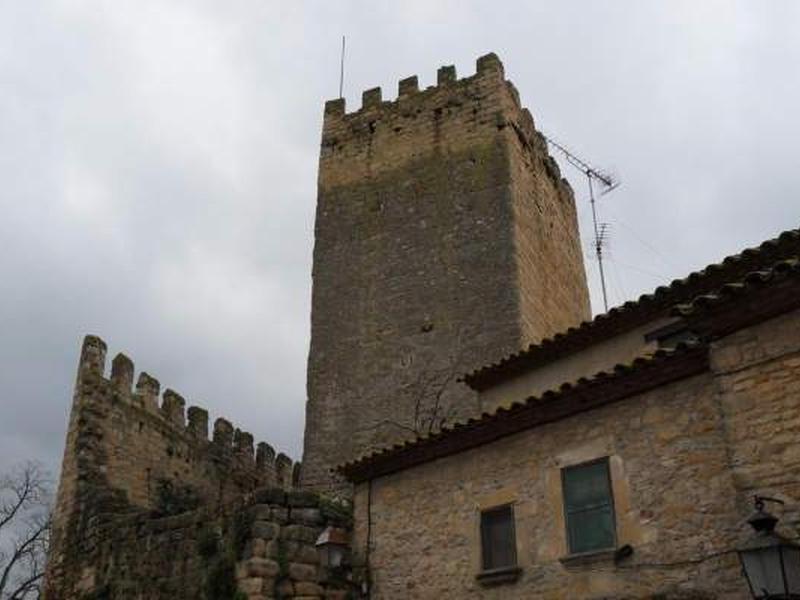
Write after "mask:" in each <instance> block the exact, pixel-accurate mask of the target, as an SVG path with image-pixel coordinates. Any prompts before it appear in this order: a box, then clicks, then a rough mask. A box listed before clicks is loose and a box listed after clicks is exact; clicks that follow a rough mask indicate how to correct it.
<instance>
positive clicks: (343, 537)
mask: <svg viewBox="0 0 800 600" xmlns="http://www.w3.org/2000/svg"><path fill="white" fill-rule="evenodd" d="M316 545H317V552H318V553H319V563H320V566H322V567H323V568H324V569H326V570H329V571H336V570H338V569H341V568H342V567H343V566H344V565H345V563H346V561H347V554H348V550H349V544H348V540H347V533H346V532H345V531H344V530H342V529H339V528H337V527H326V528H325V530H324V531H323V532H322V533H321V534H320V536H319V537H318V538H317V544H316Z"/></svg>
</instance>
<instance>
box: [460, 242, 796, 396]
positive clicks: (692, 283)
mask: <svg viewBox="0 0 800 600" xmlns="http://www.w3.org/2000/svg"><path fill="white" fill-rule="evenodd" d="M798 253H800V229H790V230H787V231H784V232H783V233H781V234H780V235H779V236H778V237H776V238H773V239H770V240H766V241H765V242H763V243H761V244H760V245H759V246H758V247H756V248H746V249H745V250H743V251H742V252H740V253H739V254H735V255H732V256H728V257H726V258H724V259H723V260H722V261H721V262H719V263H713V264H710V265H708V266H706V267H705V268H704V269H702V270H700V271H695V272H693V273H690V274H689V275H688V276H686V277H685V278H683V279H676V280H674V281H672V282H671V283H670V284H669V285H667V286H660V287H658V288H656V289H655V290H654V291H653V292H652V293H650V294H644V295H642V296H640V297H639V299H638V300H636V301H629V302H626V303H624V304H623V305H621V306H619V307H614V308H612V309H611V310H609V311H608V312H607V313H603V314H600V315H597V316H596V317H595V318H594V319H592V320H591V321H584V322H583V323H581V324H580V325H578V326H577V327H570V328H569V329H567V330H566V331H565V332H562V333H557V334H555V335H554V336H552V337H550V338H545V339H544V340H541V341H540V342H538V343H536V344H531V345H530V346H528V347H527V348H525V349H523V350H521V351H519V352H516V353H514V354H511V355H509V356H506V357H505V358H503V359H501V360H499V361H497V362H494V363H491V364H489V365H485V366H483V367H480V368H479V369H476V370H474V371H472V372H470V373H468V374H466V375H464V376H462V377H461V378H460V380H461V381H463V382H465V383H466V384H467V385H468V386H470V387H471V388H473V389H474V390H476V391H482V390H484V389H486V388H488V387H490V386H491V385H492V384H494V383H495V382H496V381H498V380H503V379H505V378H507V377H509V376H513V375H516V374H519V373H521V372H525V371H527V370H529V369H531V368H534V367H536V366H538V365H540V364H544V363H547V362H551V361H553V360H556V359H557V358H559V357H562V356H565V355H568V354H571V353H572V352H574V351H577V350H580V349H582V348H585V347H586V346H588V345H589V344H591V343H594V342H596V341H599V340H601V339H604V338H605V337H607V336H609V335H616V334H619V333H622V332H624V331H628V330H630V329H632V328H633V327H636V326H637V325H640V324H642V323H644V322H647V321H648V320H650V319H652V318H654V317H655V316H657V315H659V314H664V313H665V312H667V311H669V309H670V308H671V307H672V306H673V305H675V304H677V303H679V302H682V301H686V300H691V299H692V298H693V297H694V296H697V295H701V294H703V293H705V292H710V291H711V290H712V289H715V288H719V287H721V286H723V285H724V284H725V283H726V282H725V281H721V279H723V280H724V279H725V278H729V281H730V280H733V279H736V278H738V277H742V276H744V275H745V274H746V273H747V270H748V269H757V268H758V267H759V266H762V264H759V263H763V262H766V261H771V260H776V258H785V257H786V256H790V255H792V254H798Z"/></svg>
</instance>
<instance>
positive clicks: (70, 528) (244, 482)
mask: <svg viewBox="0 0 800 600" xmlns="http://www.w3.org/2000/svg"><path fill="white" fill-rule="evenodd" d="M105 355H106V345H105V343H104V342H103V341H102V340H100V339H99V338H97V337H94V336H87V337H86V339H85V340H84V343H83V347H82V350H81V358H80V363H79V367H78V376H77V381H76V385H75V391H74V397H73V405H72V411H71V415H70V421H69V427H68V431H67V440H66V445H65V450H64V458H63V462H62V473H61V479H60V483H59V490H58V494H57V499H56V507H55V511H54V523H53V542H52V548H51V552H50V558H49V561H50V565H49V567H48V580H49V582H48V583H49V584H50V587H51V589H54V590H62V591H63V590H69V589H72V588H73V586H74V584H75V583H76V580H77V579H76V578H77V577H79V573H78V572H76V571H75V569H74V568H68V567H67V566H66V565H67V563H68V562H69V560H70V553H71V552H74V551H75V548H76V547H80V545H81V544H83V543H84V542H85V540H86V539H87V536H88V535H89V527H90V523H92V522H93V520H95V519H96V518H98V516H99V515H104V514H117V515H119V514H126V513H131V512H142V511H145V512H148V513H150V514H155V515H158V514H160V513H165V512H166V513H171V512H176V511H178V512H179V511H185V510H189V509H195V508H199V507H202V508H203V509H205V510H207V511H211V512H212V513H214V512H215V511H218V510H221V507H223V506H225V505H227V504H229V503H231V502H235V501H238V500H239V499H241V498H242V497H243V496H244V495H245V494H247V493H250V492H252V491H253V490H255V489H257V488H263V487H265V486H279V487H282V488H286V489H289V488H291V487H292V486H293V482H294V481H296V480H297V478H298V472H299V464H296V465H293V463H292V461H291V459H289V457H287V456H286V455H284V454H278V455H277V456H276V455H275V451H274V450H273V449H272V448H271V447H270V446H269V445H268V444H266V443H259V444H258V446H257V447H256V448H254V444H253V437H252V435H250V434H249V433H247V432H245V431H242V430H239V429H235V428H234V427H233V426H232V425H231V424H230V423H229V422H228V421H226V420H225V419H222V418H220V419H217V420H216V421H215V423H214V428H213V435H212V438H211V439H209V431H208V429H209V428H208V412H207V411H206V410H204V409H202V408H199V407H195V406H192V407H189V408H188V410H186V409H185V401H184V399H183V398H182V397H181V396H180V395H178V394H177V393H176V392H173V391H171V390H166V391H164V393H163V394H162V395H161V397H160V398H159V387H160V386H159V383H158V381H157V380H156V379H154V378H153V377H151V376H149V375H147V374H146V373H141V374H140V375H139V377H138V379H137V383H136V386H135V388H134V387H133V381H134V365H133V363H132V362H131V360H130V359H128V358H127V357H125V356H124V355H122V354H119V355H117V356H116V357H115V358H114V360H113V362H112V365H111V373H110V376H108V377H106V376H105V364H106V356H105ZM162 559H163V560H168V557H162ZM59 593H60V592H59ZM52 597H54V598H59V597H62V596H59V595H58V593H56V594H55V595H54V596H52ZM64 597H66V596H64Z"/></svg>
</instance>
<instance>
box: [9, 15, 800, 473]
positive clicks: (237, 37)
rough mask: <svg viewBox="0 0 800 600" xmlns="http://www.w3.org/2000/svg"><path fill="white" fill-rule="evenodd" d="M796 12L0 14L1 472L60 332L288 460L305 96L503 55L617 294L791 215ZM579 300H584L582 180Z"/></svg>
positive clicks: (307, 146)
mask: <svg viewBox="0 0 800 600" xmlns="http://www.w3.org/2000/svg"><path fill="white" fill-rule="evenodd" d="M799 26H800V3H797V2H789V1H787V2H780V1H771V2H768V3H767V2H756V1H755V0H753V1H751V2H711V1H708V0H704V1H703V2H698V1H697V0H691V1H687V2H677V1H670V2H645V1H643V0H632V1H630V2H622V1H619V2H589V1H588V0H587V1H581V2H576V1H574V2H568V1H567V2H565V1H560V2H532V1H530V0H528V1H520V2H502V1H499V0H494V1H492V2H490V1H487V0H484V1H482V2H466V1H452V2H445V1H435V0H426V1H422V2H409V1H403V2H380V1H375V2H366V1H364V2H330V1H328V2H299V1H291V2H290V1H288V0H287V1H285V2H271V1H268V0H230V1H227V2H219V1H218V0H209V1H205V2H204V1H200V0H186V1H181V0H152V1H151V0H131V1H125V0H107V1H105V2H100V1H97V2H93V1H88V0H87V1H77V0H75V1H70V0H0V185H1V187H0V208H1V209H2V210H1V211H0V247H1V248H2V252H0V390H2V391H1V392H0V393H2V396H0V402H1V403H2V404H1V406H2V412H0V467H2V466H4V465H7V464H8V463H10V462H13V461H15V460H19V459H22V458H36V459H39V460H42V461H44V462H45V463H46V464H47V465H49V466H51V467H52V468H56V467H57V465H58V463H59V461H60V456H61V452H62V448H63V443H64V433H65V427H66V419H67V415H68V411H69V405H70V395H71V387H72V383H73V379H74V374H75V367H76V361H77V356H78V351H79V346H80V342H81V339H82V336H83V335H84V334H85V333H88V332H90V333H95V334H97V335H100V336H101V337H102V338H104V339H105V340H106V341H107V343H108V345H109V360H110V357H111V356H113V355H114V353H116V352H118V351H124V352H125V353H127V354H128V355H129V356H130V357H131V358H132V359H133V360H134V362H135V363H136V367H137V371H138V370H140V369H144V370H147V371H148V372H149V373H151V374H152V375H154V376H155V377H157V378H159V379H160V380H161V383H162V387H172V388H174V389H176V390H177V391H178V392H180V393H182V394H183V395H184V396H185V397H186V398H187V400H188V401H189V402H190V403H197V404H200V405H202V406H205V407H207V408H208V409H209V410H210V412H211V414H212V419H213V418H215V417H216V416H220V415H224V416H227V417H228V418H230V419H231V420H233V421H234V422H235V423H236V424H238V425H240V426H243V428H246V429H249V430H251V431H252V432H253V434H254V435H255V436H256V439H257V440H267V441H269V442H271V443H272V444H273V445H274V446H276V447H277V448H278V449H279V450H283V451H285V452H288V453H289V454H290V455H292V456H293V457H295V458H299V455H300V451H301V438H302V429H303V410H304V403H305V363H306V355H307V348H308V338H309V310H310V292H311V289H310V285H311V278H310V270H311V252H312V244H313V239H312V234H313V216H314V203H315V185H316V170H317V157H318V147H319V139H320V126H321V117H322V106H323V102H324V101H325V100H326V99H328V98H332V97H335V96H336V95H337V92H338V73H339V64H338V61H339V46H340V43H341V36H342V34H346V35H347V47H348V54H347V67H346V77H345V95H346V97H347V103H348V109H349V110H355V109H357V108H358V106H359V105H360V95H361V91H362V90H364V89H367V88H370V87H372V86H375V85H382V86H383V89H384V98H394V97H395V96H396V91H397V88H396V86H397V81H398V80H399V79H401V78H403V77H406V76H408V75H413V74H418V75H419V77H420V84H421V85H422V86H425V85H430V84H433V83H434V82H435V75H436V69H437V67H439V66H441V65H445V64H455V65H456V67H457V69H458V73H459V75H460V76H466V75H471V74H472V73H473V72H474V68H475V67H474V64H475V59H476V58H477V57H478V56H480V55H482V54H485V53H486V52H489V51H494V52H497V53H498V54H499V56H500V57H501V59H502V60H503V61H504V63H505V66H506V74H507V76H508V77H509V78H510V79H512V80H513V81H514V82H515V84H516V85H517V87H518V89H519V91H520V93H521V96H522V99H523V102H524V104H525V105H527V106H528V107H529V108H530V109H531V111H532V113H533V115H534V118H535V119H536V123H537V126H538V127H539V128H540V129H542V130H543V131H545V132H546V133H548V134H549V135H551V136H553V137H555V138H557V139H558V140H560V141H561V142H562V143H564V144H566V145H567V146H569V147H570V148H572V149H573V150H574V151H575V152H576V153H577V154H579V155H580V156H581V157H583V158H585V159H587V160H589V161H590V162H592V163H593V164H596V165H597V166H599V167H604V168H608V169H611V170H613V171H614V172H615V173H616V174H618V176H619V177H620V178H621V180H622V182H623V183H622V186H621V187H620V188H619V189H618V190H616V191H614V192H613V193H611V194H609V195H608V196H605V197H603V199H602V201H601V203H600V205H599V209H600V215H601V220H603V221H607V222H609V223H610V232H611V241H610V261H609V265H608V273H609V291H610V296H611V300H612V303H613V304H618V303H620V302H622V301H624V300H626V299H630V298H633V297H635V296H637V295H639V294H640V293H643V292H646V291H649V290H651V289H653V288H655V287H656V286H658V285H659V284H661V283H665V282H668V281H669V280H671V279H673V278H675V277H680V276H683V275H685V274H687V273H688V272H689V271H691V270H694V269H698V268H701V267H702V266H704V265H705V264H707V263H709V262H714V261H717V260H718V259H719V258H721V257H722V256H725V255H726V254H730V253H734V252H736V251H737V250H739V249H741V248H743V247H745V246H748V245H754V244H757V243H759V242H760V241H762V240H763V239H767V238H770V237H773V236H775V235H776V234H777V233H779V232H780V231H782V230H785V229H790V228H793V227H797V226H798V225H800V182H798V171H800V160H799V159H798V150H797V141H798V139H800V124H799V121H798V116H797V111H798V107H800V84H799V83H798V70H799V67H798V65H800V38H798V36H797V31H798V27H799ZM560 162H561V164H562V171H563V173H564V174H565V175H567V176H568V177H569V179H570V181H571V182H572V184H573V187H574V188H575V190H576V196H577V198H578V203H579V210H580V218H581V226H582V233H583V238H584V247H585V248H586V251H587V258H586V266H587V271H588V273H589V276H590V280H591V283H592V293H593V303H594V309H595V312H597V310H598V309H600V308H602V304H601V301H600V298H599V294H598V288H597V275H596V271H597V264H596V262H595V261H594V260H593V259H592V258H591V255H590V253H589V243H588V242H589V240H590V237H589V232H590V230H591V222H590V221H589V220H588V218H589V215H590V213H589V210H588V204H587V202H586V187H585V182H584V181H583V180H582V179H581V176H580V175H579V174H578V173H576V172H575V171H573V170H571V168H570V167H569V166H568V165H566V164H565V163H564V162H563V161H560Z"/></svg>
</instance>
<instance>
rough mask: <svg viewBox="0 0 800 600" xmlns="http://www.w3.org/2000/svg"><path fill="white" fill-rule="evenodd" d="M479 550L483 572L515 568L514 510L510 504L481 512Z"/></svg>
mask: <svg viewBox="0 0 800 600" xmlns="http://www.w3.org/2000/svg"><path fill="white" fill-rule="evenodd" d="M481 549H482V556H483V570H484V571H491V570H494V569H502V568H504V567H514V566H516V564H517V542H516V539H515V535H514V510H513V508H512V507H511V505H510V504H509V505H507V506H501V507H498V508H492V509H490V510H485V511H483V512H481Z"/></svg>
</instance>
